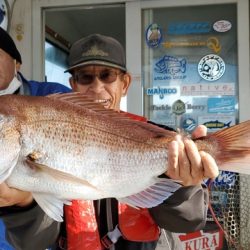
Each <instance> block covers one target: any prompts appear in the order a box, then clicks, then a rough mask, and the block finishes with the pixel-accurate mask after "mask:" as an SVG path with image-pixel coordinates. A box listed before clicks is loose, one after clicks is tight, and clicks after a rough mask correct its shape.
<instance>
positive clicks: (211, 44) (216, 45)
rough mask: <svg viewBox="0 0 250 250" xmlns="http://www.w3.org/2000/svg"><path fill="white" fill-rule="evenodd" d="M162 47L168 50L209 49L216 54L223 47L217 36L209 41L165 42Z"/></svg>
mask: <svg viewBox="0 0 250 250" xmlns="http://www.w3.org/2000/svg"><path fill="white" fill-rule="evenodd" d="M162 45H163V46H164V47H165V48H166V49H171V48H178V47H208V48H209V49H211V50H212V51H213V52H214V53H219V52H220V51H221V45H220V42H219V39H218V38H217V37H215V36H212V37H209V38H208V39H207V40H203V41H201V40H190V39H189V40H184V41H165V42H163V43H162Z"/></svg>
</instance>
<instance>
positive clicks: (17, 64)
mask: <svg viewBox="0 0 250 250" xmlns="http://www.w3.org/2000/svg"><path fill="white" fill-rule="evenodd" d="M15 64H16V72H19V71H20V68H21V63H20V62H17V61H16V60H15Z"/></svg>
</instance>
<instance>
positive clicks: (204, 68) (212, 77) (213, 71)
mask: <svg viewBox="0 0 250 250" xmlns="http://www.w3.org/2000/svg"><path fill="white" fill-rule="evenodd" d="M225 68H226V66H225V63H224V61H223V59H222V58H221V57H220V56H218V55H215V54H210V55H206V56H204V57H202V58H201V60H200V62H199V64H198V72H199V74H200V76H201V77H202V78H203V79H205V80H207V81H216V80H218V79H220V78H221V77H222V76H223V75H224V73H225Z"/></svg>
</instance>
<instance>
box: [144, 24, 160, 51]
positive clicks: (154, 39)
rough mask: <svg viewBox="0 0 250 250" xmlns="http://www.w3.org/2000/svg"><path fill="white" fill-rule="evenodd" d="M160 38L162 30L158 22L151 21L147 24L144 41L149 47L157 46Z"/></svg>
mask: <svg viewBox="0 0 250 250" xmlns="http://www.w3.org/2000/svg"><path fill="white" fill-rule="evenodd" d="M161 40H162V32H161V29H160V27H159V25H158V24H156V23H152V24H150V25H149V26H148V28H147V31H146V42H147V45H148V46H149V47H151V48H156V47H158V46H159V44H160V43H161Z"/></svg>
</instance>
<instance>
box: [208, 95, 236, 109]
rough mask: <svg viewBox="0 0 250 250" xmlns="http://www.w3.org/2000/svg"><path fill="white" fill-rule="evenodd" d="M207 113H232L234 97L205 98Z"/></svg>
mask: <svg viewBox="0 0 250 250" xmlns="http://www.w3.org/2000/svg"><path fill="white" fill-rule="evenodd" d="M207 111H208V113H232V112H234V111H235V98H233V97H224V98H222V97H221V98H209V99H208V100H207Z"/></svg>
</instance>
